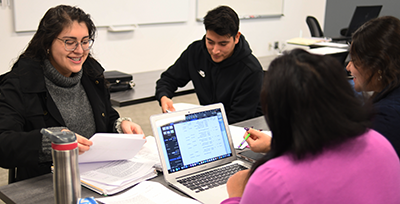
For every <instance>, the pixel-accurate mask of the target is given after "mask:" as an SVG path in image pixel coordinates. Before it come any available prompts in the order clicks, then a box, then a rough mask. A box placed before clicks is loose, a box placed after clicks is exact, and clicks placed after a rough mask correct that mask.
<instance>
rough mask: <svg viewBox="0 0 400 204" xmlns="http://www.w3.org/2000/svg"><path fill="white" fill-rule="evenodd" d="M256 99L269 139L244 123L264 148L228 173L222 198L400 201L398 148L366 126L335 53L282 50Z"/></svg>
mask: <svg viewBox="0 0 400 204" xmlns="http://www.w3.org/2000/svg"><path fill="white" fill-rule="evenodd" d="M261 104H262V108H263V111H264V114H265V119H266V121H267V123H268V126H269V127H270V130H271V132H272V139H271V137H270V136H268V135H266V134H264V133H262V132H260V131H258V130H254V129H250V130H249V131H247V132H246V134H248V133H250V137H249V138H248V139H247V142H248V143H249V146H250V148H251V149H252V150H253V151H258V152H268V153H267V154H266V156H264V157H263V158H261V159H260V160H258V161H257V162H256V163H255V164H254V165H253V166H252V168H251V169H250V170H244V171H240V172H238V173H236V174H235V175H233V176H232V177H231V178H230V179H229V180H228V183H227V190H228V194H229V198H227V199H226V200H224V201H222V203H223V204H228V203H229V204H230V203H252V204H254V203H269V204H274V203H279V204H284V203H363V204H368V203H371V204H372V203H374V204H375V203H385V204H395V203H397V204H398V203H400V193H399V192H400V161H399V159H398V157H397V154H396V152H395V150H394V149H393V147H392V145H391V144H390V143H389V141H388V140H387V139H386V138H385V137H383V136H382V135H381V134H380V133H378V132H376V131H375V130H373V129H370V123H371V122H370V119H371V117H372V114H371V112H372V111H371V109H372V108H371V104H362V101H360V100H359V99H357V98H356V96H355V95H354V92H353V90H352V88H351V85H350V84H349V83H348V82H347V78H346V73H345V72H344V70H343V68H342V66H341V65H340V64H339V62H337V60H336V59H333V58H331V57H329V56H320V55H313V54H310V53H308V52H307V51H305V50H301V49H295V50H292V51H291V52H286V53H284V54H283V55H282V56H280V57H278V58H276V59H275V60H274V61H273V62H272V63H271V64H270V67H269V69H268V72H267V73H266V78H265V80H264V85H263V90H262V92H261ZM368 107H369V108H368Z"/></svg>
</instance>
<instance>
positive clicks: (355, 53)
mask: <svg viewBox="0 0 400 204" xmlns="http://www.w3.org/2000/svg"><path fill="white" fill-rule="evenodd" d="M399 53H400V20H399V19H397V18H395V17H393V16H383V17H380V18H376V19H372V20H370V21H368V22H366V23H365V24H364V25H362V26H361V27H360V28H359V29H357V31H355V32H354V34H353V36H352V43H351V48H350V56H351V59H352V61H353V63H354V66H355V67H356V68H357V69H362V70H363V71H365V72H366V73H367V74H369V75H370V77H369V78H368V79H367V80H366V82H367V83H370V82H371V80H372V77H373V76H374V74H378V77H380V76H382V78H381V79H379V85H380V86H381V87H380V88H382V89H384V88H386V89H385V90H384V92H385V93H387V92H390V91H391V90H392V89H394V88H396V87H398V86H399V85H400V57H399ZM379 70H380V71H379ZM379 72H381V73H379ZM385 93H382V94H380V97H383V96H384V95H385ZM376 94H377V93H375V94H374V95H373V97H372V98H375V96H376Z"/></svg>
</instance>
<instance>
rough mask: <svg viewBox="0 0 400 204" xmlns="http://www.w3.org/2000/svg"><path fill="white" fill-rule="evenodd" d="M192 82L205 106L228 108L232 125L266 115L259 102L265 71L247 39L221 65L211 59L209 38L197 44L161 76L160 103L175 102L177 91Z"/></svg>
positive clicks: (187, 50)
mask: <svg viewBox="0 0 400 204" xmlns="http://www.w3.org/2000/svg"><path fill="white" fill-rule="evenodd" d="M190 80H191V81H192V82H193V86H194V89H195V92H196V94H197V98H198V100H199V102H200V104H201V105H208V104H213V103H218V102H221V103H223V104H224V107H225V110H226V114H227V117H228V120H229V123H230V124H232V123H235V122H239V121H242V120H246V119H249V118H253V117H256V116H259V115H261V114H262V113H261V108H260V103H259V101H260V99H259V98H260V91H261V86H262V80H263V70H262V67H261V65H260V63H259V62H258V60H257V59H256V57H254V56H253V55H252V54H251V49H250V47H249V44H248V43H247V41H246V40H245V38H244V36H243V35H241V36H240V39H239V42H238V44H236V46H235V50H234V52H233V54H232V56H231V57H229V58H227V59H225V60H224V61H222V62H220V63H215V62H214V61H213V60H212V59H211V56H210V54H209V53H208V51H207V48H206V45H205V37H203V39H202V40H199V41H195V42H193V43H192V44H191V45H189V47H188V48H187V49H186V50H185V51H184V52H183V53H182V55H181V56H180V57H179V59H178V60H177V61H176V62H175V64H173V65H172V66H171V67H169V68H168V70H166V71H165V72H164V73H162V74H161V78H160V79H159V80H158V81H157V86H156V99H157V100H158V101H160V99H161V97H162V96H167V97H168V98H172V97H173V95H174V92H175V91H176V89H177V88H178V87H184V86H185V85H186V84H187V83H188V82H189V81H190Z"/></svg>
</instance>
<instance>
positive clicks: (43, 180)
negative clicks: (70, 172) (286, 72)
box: [0, 116, 268, 203]
mask: <svg viewBox="0 0 400 204" xmlns="http://www.w3.org/2000/svg"><path fill="white" fill-rule="evenodd" d="M233 125H235V126H239V127H251V126H253V127H254V128H257V129H263V130H268V125H267V123H266V122H265V119H264V117H263V116H260V117H257V118H253V119H249V120H246V121H242V122H239V123H235V124H233ZM151 181H156V182H159V183H161V184H163V185H164V186H166V187H168V188H169V189H171V190H172V191H174V192H176V193H178V194H180V195H185V194H183V193H182V192H180V191H179V190H176V189H175V188H172V187H171V186H168V184H167V183H166V182H165V180H164V177H163V174H162V173H159V175H158V176H157V177H156V178H153V179H151ZM53 192H54V190H53V175H52V174H45V175H42V176H38V177H35V178H31V179H27V180H24V181H19V182H16V183H12V184H9V185H6V186H1V187H0V199H1V200H3V201H4V202H5V203H54V193H53ZM92 196H93V197H95V198H100V197H102V195H100V194H98V193H95V192H94V191H91V190H89V189H87V188H85V187H82V197H92Z"/></svg>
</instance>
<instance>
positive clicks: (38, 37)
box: [20, 5, 96, 62]
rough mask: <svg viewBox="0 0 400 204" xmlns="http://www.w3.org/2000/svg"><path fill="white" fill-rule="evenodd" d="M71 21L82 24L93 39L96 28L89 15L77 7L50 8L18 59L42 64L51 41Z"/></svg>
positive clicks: (46, 56)
mask: <svg viewBox="0 0 400 204" xmlns="http://www.w3.org/2000/svg"><path fill="white" fill-rule="evenodd" d="M73 21H78V22H79V23H81V22H84V23H85V24H86V26H87V28H88V32H89V38H90V39H94V37H95V34H96V27H95V25H94V23H93V21H92V20H91V19H90V15H89V14H86V13H85V12H84V11H83V10H82V9H80V8H77V7H72V6H67V5H59V6H56V7H53V8H50V9H49V10H48V11H47V12H46V14H44V16H43V18H42V19H41V20H40V23H39V26H38V28H37V31H36V33H35V35H34V36H33V38H32V39H31V41H30V42H29V44H28V47H27V48H26V50H25V51H24V53H22V54H21V55H20V58H30V59H34V60H38V61H40V62H43V61H44V60H45V59H47V58H48V49H50V47H51V44H52V42H53V40H55V39H56V38H57V36H58V35H59V34H60V33H61V32H62V30H63V29H64V28H65V27H67V26H69V25H71V24H72V23H73ZM89 57H90V54H89Z"/></svg>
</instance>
